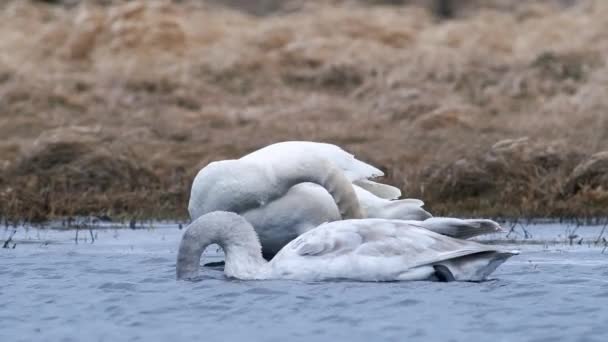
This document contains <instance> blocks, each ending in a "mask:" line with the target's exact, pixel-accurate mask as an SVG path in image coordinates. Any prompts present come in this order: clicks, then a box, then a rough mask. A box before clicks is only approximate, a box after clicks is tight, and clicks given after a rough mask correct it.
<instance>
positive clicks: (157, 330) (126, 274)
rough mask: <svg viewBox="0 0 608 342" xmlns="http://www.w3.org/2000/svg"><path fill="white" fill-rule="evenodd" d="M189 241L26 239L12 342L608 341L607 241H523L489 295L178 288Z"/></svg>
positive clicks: (270, 286)
mask: <svg viewBox="0 0 608 342" xmlns="http://www.w3.org/2000/svg"><path fill="white" fill-rule="evenodd" d="M176 227H177V226H176V225H171V224H158V225H156V227H155V228H152V229H139V230H129V229H111V228H110V229H96V230H93V231H91V232H89V231H86V230H85V231H83V230H81V231H80V232H79V241H78V243H77V244H76V243H75V239H74V238H75V232H74V231H57V230H37V229H27V230H26V229H24V228H19V229H18V230H17V233H16V234H15V235H14V236H13V240H12V241H14V242H15V243H16V246H15V248H14V249H10V248H9V249H0V341H11V342H15V341H34V340H38V341H42V340H44V341H85V340H86V341H123V340H124V341H140V340H141V341H167V340H169V339H172V340H174V341H179V340H187V341H312V340H315V341H316V340H328V341H329V340H335V341H350V342H352V341H379V340H387V341H405V340H407V341H416V340H420V341H465V340H466V341H473V340H490V339H491V340H492V341H552V342H553V341H608V326H607V325H606V323H607V322H608V250H607V251H605V253H604V254H603V253H602V251H603V248H604V246H603V245H601V244H597V245H596V244H594V243H593V242H594V241H595V240H596V238H597V236H598V235H599V233H600V231H601V228H602V227H581V228H579V229H578V230H577V231H576V232H575V234H576V235H578V237H577V238H576V239H573V245H570V244H569V243H567V241H568V238H567V236H568V235H571V233H572V229H573V228H571V227H567V226H562V225H552V224H544V225H534V226H529V227H527V235H528V236H527V238H526V236H525V234H524V233H523V230H522V229H521V228H518V229H515V231H514V232H512V234H511V235H509V239H510V241H509V242H508V243H510V244H511V243H517V244H519V242H520V241H519V240H523V241H521V242H527V243H526V244H520V245H519V246H518V247H517V248H519V249H520V250H522V254H521V255H519V256H516V257H513V258H511V259H510V260H509V261H507V262H506V263H505V264H504V265H502V266H501V267H500V268H499V269H498V270H497V271H496V272H495V273H494V274H493V278H494V279H493V280H490V281H487V282H484V283H431V282H402V283H356V282H328V283H304V282H296V281H256V282H251V281H250V282H246V281H236V280H226V279H225V278H224V276H223V274H222V272H221V271H219V270H217V269H208V268H206V269H205V270H204V272H203V280H202V281H200V282H196V283H190V282H177V281H175V257H176V249H177V246H178V243H179V239H180V236H181V234H182V232H183V230H179V229H177V228H176ZM12 231H13V230H12V229H4V228H2V230H0V241H3V240H6V239H7V238H8V236H10V235H11V233H12ZM91 235H92V236H93V237H94V238H95V241H94V242H92V241H91ZM504 238H505V237H504V234H503V236H498V235H496V236H491V237H489V238H488V239H490V240H501V239H504ZM581 238H582V239H583V240H582V241H580V239H581ZM85 239H86V241H85ZM579 241H580V245H579V244H578V243H577V242H579ZM492 243H495V242H492ZM8 246H9V247H12V246H13V243H10V244H9V245H8ZM206 254H207V256H206V257H205V260H204V261H215V260H220V259H221V252H218V251H217V249H216V248H210V249H208V250H207V252H206Z"/></svg>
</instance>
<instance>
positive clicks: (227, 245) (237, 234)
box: [176, 211, 518, 281]
mask: <svg viewBox="0 0 608 342" xmlns="http://www.w3.org/2000/svg"><path fill="white" fill-rule="evenodd" d="M213 243H216V244H218V245H220V246H221V247H222V249H223V250H224V253H225V256H226V259H225V260H226V264H225V267H224V273H225V274H226V276H228V277H232V278H238V279H244V280H261V279H292V280H303V281H320V280H332V279H348V280H358V281H395V280H440V281H452V280H458V281H481V280H484V279H486V277H487V276H488V275H490V273H492V272H493V271H494V270H495V269H496V268H497V267H498V266H499V265H500V264H502V263H503V262H504V261H505V260H507V259H508V258H509V257H511V256H513V255H515V254H518V252H517V251H504V250H499V249H496V248H495V247H491V246H486V245H482V244H479V243H476V242H473V241H469V240H458V239H454V238H450V237H448V236H445V235H440V234H437V233H434V232H431V231H429V230H427V229H424V228H420V227H419V226H417V225H415V224H412V223H408V222H406V221H401V220H385V219H362V220H345V221H335V222H331V223H326V224H323V225H321V226H319V227H317V228H315V229H313V230H310V231H308V232H306V233H304V234H302V235H301V236H299V237H298V238H296V239H295V240H293V241H291V242H289V243H288V244H287V245H286V246H285V247H283V249H281V251H280V252H279V253H277V255H276V256H275V257H274V258H273V259H272V260H271V261H266V260H264V258H263V257H262V253H261V245H260V241H259V240H258V236H257V234H256V232H255V230H254V228H253V227H252V226H251V224H249V222H247V220H245V219H244V218H243V217H242V216H239V215H237V214H235V213H230V212H221V211H218V212H212V213H209V214H205V215H203V216H201V217H199V218H198V219H196V220H195V221H194V222H192V223H191V224H190V225H189V226H188V228H187V230H186V231H185V233H184V235H183V237H182V241H181V243H180V246H179V251H178V255H177V264H176V274H177V279H184V280H192V279H196V277H197V276H198V273H199V268H200V259H201V255H202V253H203V251H204V250H205V248H206V247H207V246H209V245H210V244H213Z"/></svg>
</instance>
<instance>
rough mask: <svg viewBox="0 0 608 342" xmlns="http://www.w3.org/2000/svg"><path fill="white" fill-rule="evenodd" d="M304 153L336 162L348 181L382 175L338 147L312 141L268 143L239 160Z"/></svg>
mask: <svg viewBox="0 0 608 342" xmlns="http://www.w3.org/2000/svg"><path fill="white" fill-rule="evenodd" d="M304 155H316V156H320V157H323V158H325V159H327V160H330V161H331V162H332V163H334V164H336V165H337V166H338V167H339V168H340V169H342V171H344V173H345V174H346V177H347V178H348V179H349V180H350V181H355V180H359V179H366V178H374V177H380V176H384V173H383V172H382V171H381V170H380V169H378V168H376V167H374V166H372V165H369V164H367V163H364V162H362V161H360V160H358V159H356V158H355V156H354V155H352V154H350V153H348V152H346V151H344V150H343V149H341V148H340V147H338V146H336V145H332V144H327V143H319V142H312V141H284V142H279V143H275V144H272V145H268V146H266V147H264V148H261V149H259V150H257V151H254V152H252V153H250V154H248V155H246V156H244V157H242V158H241V160H256V161H260V162H262V163H266V164H272V163H275V162H281V161H282V160H285V159H286V158H300V157H302V156H304Z"/></svg>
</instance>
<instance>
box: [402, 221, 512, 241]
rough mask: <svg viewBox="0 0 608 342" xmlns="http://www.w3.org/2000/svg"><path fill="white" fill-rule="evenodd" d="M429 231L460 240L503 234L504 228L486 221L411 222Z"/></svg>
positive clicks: (493, 222)
mask: <svg viewBox="0 0 608 342" xmlns="http://www.w3.org/2000/svg"><path fill="white" fill-rule="evenodd" d="M411 222H412V223H413V224H417V225H420V226H422V227H424V228H426V229H428V230H431V231H433V232H435V233H439V234H442V235H447V236H451V237H454V238H459V239H469V238H472V237H475V236H479V235H484V234H492V233H499V232H502V231H503V229H502V227H501V226H500V225H499V224H498V223H497V222H495V221H492V220H485V219H472V220H462V219H458V218H451V217H432V218H428V219H426V220H424V221H411Z"/></svg>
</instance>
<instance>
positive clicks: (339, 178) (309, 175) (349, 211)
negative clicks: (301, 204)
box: [285, 156, 364, 220]
mask: <svg viewBox="0 0 608 342" xmlns="http://www.w3.org/2000/svg"><path fill="white" fill-rule="evenodd" d="M299 159H300V160H299V165H297V167H295V169H291V170H289V172H288V173H286V174H289V175H290V177H289V178H285V181H286V182H287V187H288V188H289V187H291V186H294V185H296V184H298V183H303V182H310V183H315V184H318V185H320V186H322V187H323V188H325V189H326V190H327V192H329V194H330V195H331V196H332V197H333V199H334V202H335V203H336V206H337V207H338V209H339V211H340V215H341V216H342V219H343V220H346V219H358V218H363V217H364V215H363V210H362V209H361V206H360V204H359V200H358V198H357V194H356V193H355V189H354V187H353V184H352V183H351V181H350V180H349V179H348V178H347V177H346V174H345V173H344V172H343V171H342V169H340V168H338V167H337V166H336V165H334V164H333V163H332V162H331V161H329V160H327V159H325V158H320V157H314V156H309V157H308V158H302V157H301V156H299Z"/></svg>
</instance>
